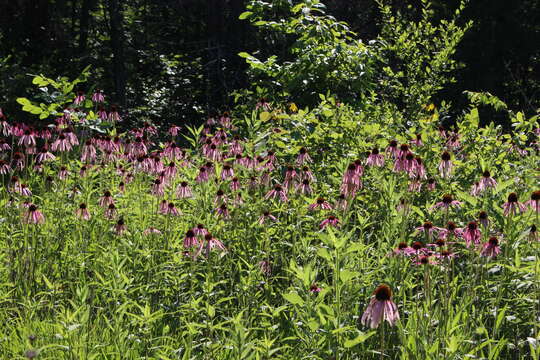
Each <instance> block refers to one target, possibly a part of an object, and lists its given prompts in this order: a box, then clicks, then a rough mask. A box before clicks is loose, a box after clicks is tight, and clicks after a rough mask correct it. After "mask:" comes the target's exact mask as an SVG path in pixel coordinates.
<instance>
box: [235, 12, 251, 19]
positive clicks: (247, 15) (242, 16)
mask: <svg viewBox="0 0 540 360" xmlns="http://www.w3.org/2000/svg"><path fill="white" fill-rule="evenodd" d="M251 15H253V13H252V12H251V11H244V12H243V13H241V14H240V16H239V17H238V18H239V19H240V20H244V19H247V18H248V17H250V16H251Z"/></svg>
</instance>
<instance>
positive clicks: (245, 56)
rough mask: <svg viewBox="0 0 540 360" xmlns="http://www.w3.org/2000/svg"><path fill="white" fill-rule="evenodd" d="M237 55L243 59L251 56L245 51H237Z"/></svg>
mask: <svg viewBox="0 0 540 360" xmlns="http://www.w3.org/2000/svg"><path fill="white" fill-rule="evenodd" d="M238 56H240V57H241V58H244V59H249V58H252V57H253V56H251V55H250V54H248V53H247V52H243V51H242V52H239V53H238Z"/></svg>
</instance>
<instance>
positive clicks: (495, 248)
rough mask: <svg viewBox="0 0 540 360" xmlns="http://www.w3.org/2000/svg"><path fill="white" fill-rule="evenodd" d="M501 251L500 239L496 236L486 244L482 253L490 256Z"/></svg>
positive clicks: (494, 255)
mask: <svg viewBox="0 0 540 360" xmlns="http://www.w3.org/2000/svg"><path fill="white" fill-rule="evenodd" d="M500 252H501V248H500V247H499V239H497V237H496V236H492V237H490V238H489V240H488V242H487V243H485V244H484V246H483V248H482V252H481V253H480V255H482V256H488V257H496V256H497V255H499V254H500Z"/></svg>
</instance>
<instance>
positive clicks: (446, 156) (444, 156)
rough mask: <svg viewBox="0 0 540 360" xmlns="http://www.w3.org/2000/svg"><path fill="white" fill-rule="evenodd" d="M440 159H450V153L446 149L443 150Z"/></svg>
mask: <svg viewBox="0 0 540 360" xmlns="http://www.w3.org/2000/svg"><path fill="white" fill-rule="evenodd" d="M441 159H442V160H444V161H448V160H450V154H449V153H448V151H445V152H443V153H442V155H441Z"/></svg>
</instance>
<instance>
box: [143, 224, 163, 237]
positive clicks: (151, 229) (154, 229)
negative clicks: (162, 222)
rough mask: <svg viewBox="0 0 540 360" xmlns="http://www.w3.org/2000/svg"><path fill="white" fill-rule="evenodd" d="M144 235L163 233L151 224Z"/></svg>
mask: <svg viewBox="0 0 540 360" xmlns="http://www.w3.org/2000/svg"><path fill="white" fill-rule="evenodd" d="M143 235H145V236H148V235H161V231H160V230H158V229H156V228H155V227H152V226H150V227H149V228H148V229H146V230H144V231H143Z"/></svg>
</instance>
